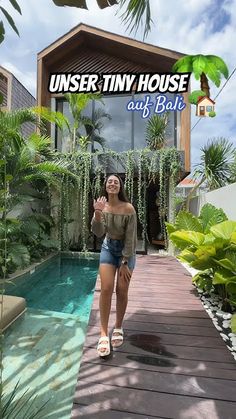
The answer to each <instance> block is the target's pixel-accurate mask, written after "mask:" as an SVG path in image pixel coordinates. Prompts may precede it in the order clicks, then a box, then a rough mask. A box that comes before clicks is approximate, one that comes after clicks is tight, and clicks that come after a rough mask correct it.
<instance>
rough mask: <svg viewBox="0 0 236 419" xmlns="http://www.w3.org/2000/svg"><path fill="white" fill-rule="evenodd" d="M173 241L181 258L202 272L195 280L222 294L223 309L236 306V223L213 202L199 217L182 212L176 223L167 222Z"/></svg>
mask: <svg viewBox="0 0 236 419" xmlns="http://www.w3.org/2000/svg"><path fill="white" fill-rule="evenodd" d="M166 227H167V231H168V235H169V238H170V240H171V241H172V242H173V244H174V245H175V246H176V247H177V248H178V249H180V250H181V253H180V254H179V256H178V259H180V260H181V261H183V262H185V263H187V264H188V265H189V266H191V267H192V268H195V269H197V270H198V271H200V272H199V273H197V275H195V276H194V277H193V282H194V283H195V284H196V285H197V286H198V287H200V288H201V289H203V290H204V291H207V292H211V291H214V292H215V293H217V294H219V295H220V296H221V298H222V310H227V311H231V312H232V311H233V310H235V307H236V222H235V221H230V220H228V219H227V216H226V215H225V213H224V211H223V210H222V209H217V208H216V207H214V206H213V205H211V204H206V205H204V206H203V207H202V210H201V213H200V216H199V217H195V216H194V215H193V214H190V213H189V212H186V211H180V212H179V214H178V216H177V217H176V222H175V224H169V223H166Z"/></svg>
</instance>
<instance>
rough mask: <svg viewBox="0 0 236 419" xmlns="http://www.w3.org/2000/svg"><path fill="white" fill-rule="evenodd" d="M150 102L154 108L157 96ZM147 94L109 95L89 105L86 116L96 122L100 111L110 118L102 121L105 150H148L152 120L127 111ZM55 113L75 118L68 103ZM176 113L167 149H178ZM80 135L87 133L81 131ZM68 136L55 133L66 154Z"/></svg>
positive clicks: (97, 147) (172, 115)
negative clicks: (129, 106) (148, 136)
mask: <svg viewBox="0 0 236 419" xmlns="http://www.w3.org/2000/svg"><path fill="white" fill-rule="evenodd" d="M150 96H151V101H152V102H153V103H154V104H155V98H156V96H157V93H155V94H151V95H150ZM166 96H167V97H169V98H171V97H172V98H173V95H170V94H166ZM144 98H145V94H137V95H127V96H122V95H117V96H115V95H110V96H104V97H103V98H102V102H103V103H102V102H100V101H93V102H90V103H89V105H88V106H87V107H86V109H85V111H84V112H83V115H84V116H88V117H89V118H91V119H92V118H93V115H94V112H96V110H98V109H101V110H102V111H104V112H105V113H107V114H109V115H110V117H111V119H108V118H101V132H100V134H99V135H100V136H101V137H103V138H104V139H105V147H107V148H111V149H112V150H115V151H117V152H122V151H127V150H130V149H136V150H137V149H141V148H144V147H146V125H147V122H148V119H149V118H142V116H141V112H138V111H129V112H128V111H127V109H126V106H127V104H128V102H129V101H130V100H131V99H133V100H135V101H137V100H144ZM56 110H58V111H60V112H62V113H63V114H64V115H66V116H67V117H68V119H69V120H70V121H71V122H72V121H73V118H72V115H71V114H70V111H69V104H68V102H67V101H66V100H63V99H57V101H56ZM150 111H151V113H150V116H151V115H153V113H154V106H152V107H151V108H150ZM176 126H177V112H169V124H168V126H167V130H166V139H167V147H172V146H176V144H177V138H176V137H177V135H176V133H177V131H176ZM80 133H81V135H85V134H86V133H85V132H84V131H83V130H82V129H81V130H80ZM68 141H69V133H68V131H64V132H63V134H61V132H60V131H59V130H57V132H56V141H55V144H56V149H57V150H60V151H63V152H66V151H67V149H68ZM94 149H95V150H101V146H100V145H99V144H98V143H96V142H95V143H94Z"/></svg>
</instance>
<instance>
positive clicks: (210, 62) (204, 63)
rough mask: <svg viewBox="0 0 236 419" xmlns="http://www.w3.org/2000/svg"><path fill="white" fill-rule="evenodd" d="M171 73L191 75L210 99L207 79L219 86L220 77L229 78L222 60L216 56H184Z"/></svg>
mask: <svg viewBox="0 0 236 419" xmlns="http://www.w3.org/2000/svg"><path fill="white" fill-rule="evenodd" d="M172 71H173V72H178V73H193V74H194V77H195V79H196V80H199V79H200V84H201V87H200V89H201V90H202V91H203V92H205V94H206V96H208V97H210V88H209V83H208V77H209V79H210V80H211V81H212V82H213V83H214V84H215V85H216V86H217V87H219V86H220V82H221V76H222V75H223V76H224V77H225V78H226V79H227V78H228V76H229V71H228V67H227V65H226V64H225V62H224V61H223V60H222V58H220V57H218V56H216V55H202V54H198V55H185V56H184V57H182V58H180V59H179V60H178V61H176V63H175V64H174V65H173V67H172Z"/></svg>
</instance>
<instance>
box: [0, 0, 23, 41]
mask: <svg viewBox="0 0 236 419" xmlns="http://www.w3.org/2000/svg"><path fill="white" fill-rule="evenodd" d="M9 2H10V3H11V5H12V6H13V7H14V9H15V10H16V11H17V12H18V13H20V14H21V8H20V6H19V4H18V1H17V0H9ZM0 10H1V12H2V14H3V15H4V17H5V18H6V20H7V21H8V23H9V25H10V26H11V27H12V29H13V30H14V31H15V32H16V33H17V35H18V36H19V32H18V29H17V27H16V25H15V22H14V20H13V19H12V16H11V15H10V14H9V13H8V11H7V10H6V8H5V7H3V6H0ZM4 37H5V27H4V23H3V21H2V20H0V44H1V43H2V42H3V41H4Z"/></svg>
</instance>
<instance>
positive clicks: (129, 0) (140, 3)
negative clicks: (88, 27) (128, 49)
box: [53, 0, 152, 38]
mask: <svg viewBox="0 0 236 419" xmlns="http://www.w3.org/2000/svg"><path fill="white" fill-rule="evenodd" d="M53 2H54V3H55V4H56V5H57V6H72V7H78V8H80V9H88V7H87V4H86V0H53ZM115 4H119V6H120V8H122V7H123V6H125V5H127V7H126V10H125V12H124V13H123V14H122V15H121V18H122V21H123V22H124V23H125V24H127V26H128V28H130V27H131V29H130V32H132V31H133V30H135V31H137V29H138V28H139V25H140V23H141V22H142V18H143V16H145V25H144V35H143V38H145V37H146V36H147V34H148V33H149V32H150V30H151V23H152V19H151V10H150V0H97V5H98V6H99V7H100V9H105V8H106V7H109V6H113V5H115Z"/></svg>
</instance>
